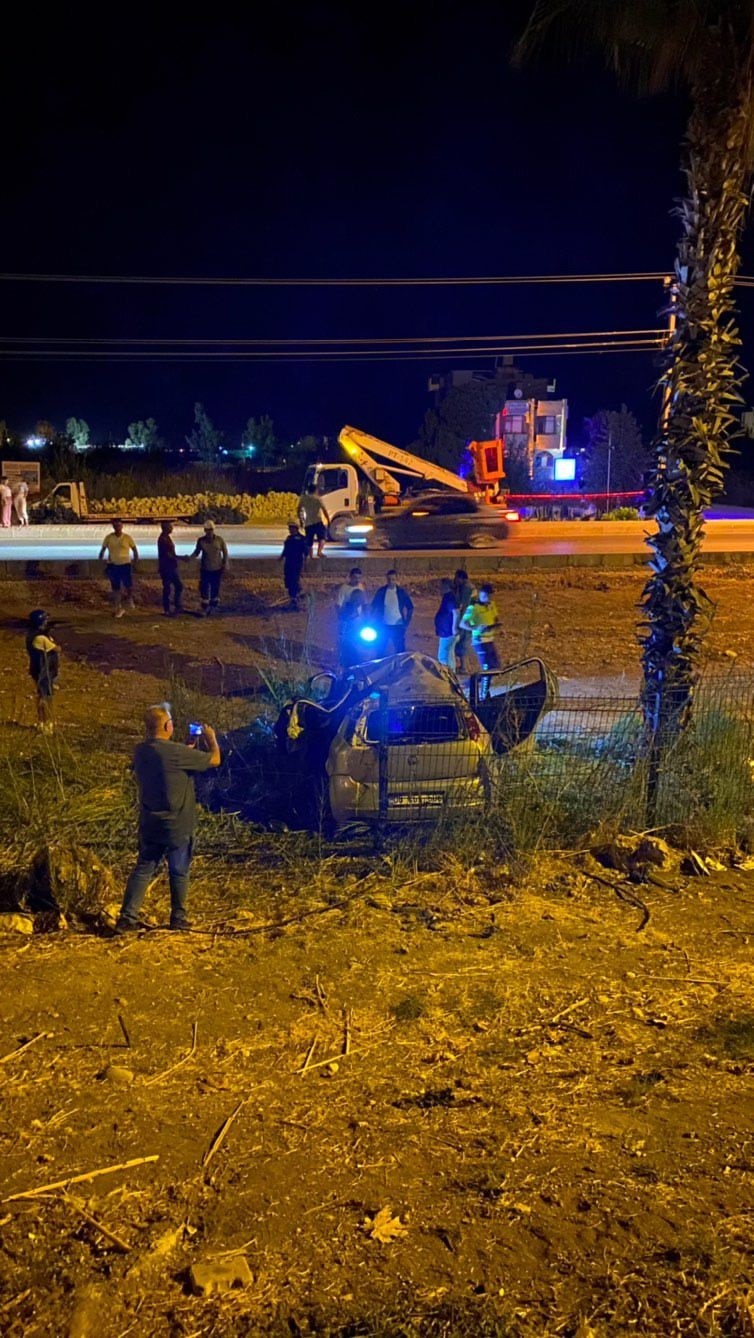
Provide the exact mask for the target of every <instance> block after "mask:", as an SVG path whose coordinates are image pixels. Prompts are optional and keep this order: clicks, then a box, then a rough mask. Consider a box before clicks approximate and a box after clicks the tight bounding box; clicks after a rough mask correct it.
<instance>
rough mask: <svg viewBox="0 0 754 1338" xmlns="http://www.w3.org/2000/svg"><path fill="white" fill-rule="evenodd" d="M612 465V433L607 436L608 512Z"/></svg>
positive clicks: (606, 507)
mask: <svg viewBox="0 0 754 1338" xmlns="http://www.w3.org/2000/svg"><path fill="white" fill-rule="evenodd" d="M612 463H613V434H612V431H610V432H608V434H607V488H606V489H605V491H606V494H607V505H606V506H605V510H606V511H609V510H610V474H611V466H612Z"/></svg>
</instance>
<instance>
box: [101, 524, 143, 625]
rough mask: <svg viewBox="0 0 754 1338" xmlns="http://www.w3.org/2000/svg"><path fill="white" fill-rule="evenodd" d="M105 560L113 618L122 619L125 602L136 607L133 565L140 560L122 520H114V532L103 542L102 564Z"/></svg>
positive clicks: (106, 536) (131, 606)
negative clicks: (111, 598) (111, 597)
mask: <svg viewBox="0 0 754 1338" xmlns="http://www.w3.org/2000/svg"><path fill="white" fill-rule="evenodd" d="M103 559H104V561H105V571H106V573H107V577H108V580H109V582H110V589H111V591H112V596H113V608H114V615H113V616H114V617H116V618H122V617H123V613H124V609H123V602H124V600H125V602H126V603H127V604H128V607H129V608H131V609H132V608H133V607H134V593H133V564H134V562H138V560H139V550H138V548H137V547H136V544H135V543H134V541H133V539H132V538H131V536H130V534H126V533H125V531H124V529H123V521H122V520H114V521H113V528H112V530H111V531H110V533H109V534H106V535H105V537H104V539H103V540H102V547H101V548H100V550H99V560H100V562H102V561H103Z"/></svg>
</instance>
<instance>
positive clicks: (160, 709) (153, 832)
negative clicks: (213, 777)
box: [115, 703, 221, 934]
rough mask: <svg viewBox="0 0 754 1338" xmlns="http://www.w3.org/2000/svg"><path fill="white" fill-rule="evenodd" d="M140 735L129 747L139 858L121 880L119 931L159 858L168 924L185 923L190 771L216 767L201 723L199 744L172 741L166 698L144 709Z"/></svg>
mask: <svg viewBox="0 0 754 1338" xmlns="http://www.w3.org/2000/svg"><path fill="white" fill-rule="evenodd" d="M144 730H145V735H146V737H145V739H144V742H143V743H140V744H139V746H138V747H137V749H136V752H135V753H134V758H133V770H134V774H135V776H136V780H137V783H138V786H139V800H140V803H139V858H138V861H137V864H136V867H135V868H134V870H133V872H132V874H131V877H130V878H129V880H128V882H127V884H126V891H125V894H124V897H123V905H122V906H121V908H120V915H119V916H118V922H117V924H116V926H115V929H116V932H117V933H119V934H125V933H127V932H128V931H129V930H132V929H138V927H139V911H140V910H141V906H142V902H143V900H144V897H145V895H146V891H147V888H148V887H149V884H150V883H151V882H152V880H153V879H154V876H155V874H156V873H157V870H158V869H159V866H160V864H161V863H162V861H163V859H167V863H168V874H169V876H170V928H171V929H190V928H191V925H190V924H189V921H188V918H187V914H186V911H187V902H188V890H189V872H190V869H191V856H192V853H193V846H194V827H195V825H196V795H195V793H194V775H195V773H197V772H200V771H208V770H209V768H210V767H219V765H220V761H221V758H220V749H219V747H218V743H217V738H216V737H215V731H214V730H213V729H212V728H211V727H210V726H209V725H202V727H201V742H202V744H203V747H202V748H196V747H193V746H188V745H187V744H184V743H175V742H174V740H173V717H172V715H171V713H170V709H169V707H168V705H167V703H165V704H163V705H162V706H150V707H149V708H148V710H147V711H145V712H144Z"/></svg>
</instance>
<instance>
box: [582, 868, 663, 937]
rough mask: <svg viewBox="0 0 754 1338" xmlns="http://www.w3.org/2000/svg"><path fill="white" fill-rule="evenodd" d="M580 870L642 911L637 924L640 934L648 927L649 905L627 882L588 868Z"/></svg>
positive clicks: (586, 876) (585, 876)
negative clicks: (611, 878)
mask: <svg viewBox="0 0 754 1338" xmlns="http://www.w3.org/2000/svg"><path fill="white" fill-rule="evenodd" d="M579 872H580V873H581V874H583V876H584V878H590V879H591V880H592V882H593V883H601V884H602V886H603V887H609V888H610V891H611V892H614V893H615V895H616V897H617V898H618V900H619V901H625V902H626V905H627V906H633V907H634V908H635V909H636V910H637V911H641V914H642V918H641V922H640V923H639V924H638V925H637V926H636V932H637V934H640V933H641V931H642V929H646V927H647V925H648V924H649V920H650V912H649V907H648V906H646V905H645V904H644V902H643V901H642V899H641V897H637V895H636V893H635V892H633V891H631V890H630V889H629V887H628V886H627V885H626V884H625V883H611V882H610V879H609V878H601V877H600V875H599V874H598V873H590V872H589V871H588V870H587V869H580V870H579Z"/></svg>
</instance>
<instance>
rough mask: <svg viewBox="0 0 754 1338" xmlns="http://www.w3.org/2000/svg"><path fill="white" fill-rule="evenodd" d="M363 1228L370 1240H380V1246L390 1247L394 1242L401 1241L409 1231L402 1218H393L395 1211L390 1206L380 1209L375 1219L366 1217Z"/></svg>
mask: <svg viewBox="0 0 754 1338" xmlns="http://www.w3.org/2000/svg"><path fill="white" fill-rule="evenodd" d="M363 1228H364V1230H365V1231H366V1233H367V1235H368V1236H369V1239H370V1240H378V1241H379V1242H380V1245H390V1244H391V1243H392V1242H393V1241H394V1240H400V1238H401V1236H405V1235H406V1234H407V1230H408V1228H407V1227H405V1226H404V1224H403V1222H402V1221H401V1219H400V1217H393V1210H392V1208H391V1207H390V1205H389V1204H387V1205H386V1206H385V1207H384V1208H380V1210H379V1212H378V1213H375V1215H374V1217H365V1218H364V1222H363Z"/></svg>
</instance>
